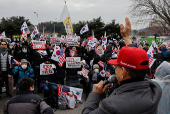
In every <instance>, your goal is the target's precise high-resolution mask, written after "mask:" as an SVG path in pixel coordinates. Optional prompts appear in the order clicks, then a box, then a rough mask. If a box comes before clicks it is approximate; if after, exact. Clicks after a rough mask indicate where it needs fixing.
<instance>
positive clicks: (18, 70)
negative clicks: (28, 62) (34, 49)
mask: <svg viewBox="0 0 170 114" xmlns="http://www.w3.org/2000/svg"><path fill="white" fill-rule="evenodd" d="M12 72H13V76H17V78H18V82H19V81H20V80H21V79H23V78H34V71H33V69H32V68H30V67H29V66H27V70H26V71H25V72H24V71H23V70H22V68H21V66H16V67H14V69H13V71H12Z"/></svg>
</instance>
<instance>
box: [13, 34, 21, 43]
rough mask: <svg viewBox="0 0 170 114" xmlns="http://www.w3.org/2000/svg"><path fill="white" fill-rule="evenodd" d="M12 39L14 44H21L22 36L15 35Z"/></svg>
mask: <svg viewBox="0 0 170 114" xmlns="http://www.w3.org/2000/svg"><path fill="white" fill-rule="evenodd" d="M12 39H13V42H20V39H21V35H13V36H12Z"/></svg>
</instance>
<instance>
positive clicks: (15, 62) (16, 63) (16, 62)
mask: <svg viewBox="0 0 170 114" xmlns="http://www.w3.org/2000/svg"><path fill="white" fill-rule="evenodd" d="M12 64H13V65H21V63H20V62H18V61H17V60H15V59H13V60H12Z"/></svg>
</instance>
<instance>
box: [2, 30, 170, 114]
mask: <svg viewBox="0 0 170 114" xmlns="http://www.w3.org/2000/svg"><path fill="white" fill-rule="evenodd" d="M121 33H122V37H124V36H126V37H127V36H128V35H123V32H121ZM129 35H130V33H129ZM106 45H107V47H106V49H105V50H104V47H103V46H102V42H99V43H96V45H95V46H94V47H89V46H88V45H87V43H86V44H85V45H82V42H78V46H72V47H68V46H67V43H61V44H60V45H59V48H61V47H63V49H64V53H65V57H81V62H80V64H81V68H66V62H65V63H64V65H63V66H62V67H61V66H59V64H58V62H57V61H54V60H52V59H51V56H52V53H53V51H54V48H55V46H54V45H51V44H50V43H47V44H46V49H40V50H35V49H33V46H32V44H31V42H29V41H27V40H24V41H22V42H16V44H15V45H14V46H12V45H10V44H9V43H8V42H7V41H5V40H2V41H1V48H0V99H1V98H2V96H1V95H2V87H4V86H5V87H6V95H7V96H9V97H12V95H11V93H10V92H9V84H8V76H9V75H12V76H13V78H14V82H15V83H14V85H15V86H16V88H17V93H18V94H21V91H20V88H21V86H22V84H21V83H22V82H21V81H22V79H24V78H32V79H33V80H34V81H35V83H36V84H35V85H36V86H37V88H38V92H44V98H46V97H47V96H48V94H49V87H51V88H52V89H53V90H54V91H56V92H57V91H58V88H57V86H56V85H54V84H50V85H48V84H47V83H45V82H47V81H48V82H51V83H56V84H61V85H64V84H66V85H67V86H71V87H78V88H79V87H81V85H83V90H84V92H85V93H86V97H88V95H89V93H91V91H93V90H92V88H93V85H94V84H97V83H99V82H100V83H101V80H103V81H104V80H106V78H107V77H106V76H102V74H101V73H100V72H101V71H102V70H103V67H102V66H100V65H99V64H98V62H100V61H102V62H103V63H105V68H104V70H105V71H109V72H110V74H111V75H112V74H115V72H116V71H115V70H116V65H115V64H112V62H111V63H110V64H109V60H111V59H114V58H117V56H118V57H119V52H121V49H124V50H125V51H126V49H125V47H126V46H129V47H136V48H140V49H139V50H136V51H139V52H140V53H144V52H143V50H145V51H146V52H147V51H148V50H149V44H145V45H144V46H143V44H141V43H139V44H135V43H133V44H132V43H131V40H129V39H128V38H125V39H124V41H123V40H121V39H116V40H115V39H108V42H107V44H106ZM154 49H155V53H156V54H161V56H167V57H169V56H170V49H169V47H166V44H165V43H162V44H161V43H160V44H159V47H158V48H154ZM134 50H135V49H134ZM135 53H136V52H135ZM9 56H10V57H11V58H9ZM121 56H122V55H121ZM126 56H128V55H124V56H123V57H124V58H126ZM139 56H142V55H139ZM13 60H17V61H19V62H20V63H21V64H20V65H15V64H14V63H13ZM157 62H159V64H156V63H157ZM40 64H52V65H53V66H52V68H53V70H54V73H53V74H49V75H40ZM143 64H145V62H144V63H143ZM160 64H161V65H162V66H161V65H160ZM169 64H170V63H168V62H166V60H164V58H162V59H161V60H156V61H155V63H154V64H153V66H152V68H151V69H149V67H145V69H146V72H147V74H148V75H149V77H150V78H155V79H154V80H156V79H157V81H158V83H159V81H160V80H162V79H163V80H166V79H167V80H168V78H169V77H168V76H169V75H170V72H169V70H168V68H167V67H169V66H170V65H169ZM122 66H123V65H122ZM122 66H119V67H120V68H122ZM158 66H159V67H158ZM82 68H85V69H87V70H89V73H88V78H85V77H83V76H82V75H79V74H78V73H77V72H78V71H81V70H82ZM140 68H141V67H140ZM162 68H163V69H162ZM156 69H157V70H156ZM143 72H144V71H143ZM140 73H141V72H140ZM160 73H162V74H160ZM117 74H118V72H117ZM117 74H116V75H117ZM154 74H155V75H154ZM144 75H145V73H144V74H143V76H144ZM144 78H145V77H143V78H142V79H141V80H144ZM65 79H66V83H65ZM158 79H159V80H158ZM33 80H30V82H31V83H32V82H33ZM119 80H120V79H119ZM141 80H138V81H141ZM135 81H136V80H135ZM132 82H133V81H132ZM149 82H150V81H149ZM165 82H168V81H165ZM146 83H147V81H146ZM160 83H161V84H162V83H163V82H162V81H160ZM119 84H120V85H121V84H123V83H121V82H119ZM150 84H153V85H154V86H155V87H156V88H158V89H159V87H157V86H158V85H156V84H155V83H152V82H150ZM32 85H33V84H32ZM32 85H30V86H29V87H31V86H32ZM139 85H140V84H139ZM124 86H125V85H124ZM144 86H147V85H144ZM29 87H28V88H26V89H30V88H29ZM95 87H96V85H95ZM168 87H170V86H169V85H168V86H166V87H165V85H162V86H161V88H162V89H164V88H165V89H166V90H167V88H168ZM105 89H106V88H105ZM18 90H19V91H18ZM153 91H154V90H153ZM167 91H169V90H167ZM145 92H148V91H147V90H146V91H145ZM158 93H160V95H158V96H157V97H155V98H154V99H153V100H155V102H156V104H154V106H153V107H154V108H153V109H152V110H151V113H153V112H154V113H155V112H156V111H155V110H156V108H157V104H158V102H159V99H160V97H161V92H160V91H159V92H158ZM158 93H156V95H157V94H158ZM115 94H116V93H115ZM90 95H91V94H90ZM134 95H135V94H134ZM163 95H164V93H163ZM94 96H95V95H94ZM94 96H93V97H94ZM165 96H167V93H166V95H165ZM93 97H92V95H91V98H93ZM96 97H99V96H96ZM104 97H106V96H104ZM139 97H140V96H139ZM37 99H39V98H37ZM139 99H140V98H139ZM90 100H92V101H93V99H90ZM90 100H88V102H90ZM136 100H138V99H136ZM113 102H114V101H113ZM117 102H119V100H117ZM129 102H130V101H129ZM135 102H136V101H135ZM141 102H142V101H141ZM147 102H148V101H147ZM104 103H106V102H105V101H104ZM123 103H124V102H122V104H121V105H123ZM126 103H127V102H126ZM126 103H125V104H126ZM163 103H164V102H163V101H162V104H160V107H161V106H162V107H163ZM125 104H124V105H125ZM107 105H108V107H109V105H111V104H107ZM112 105H113V106H115V105H116V103H115V104H112ZM124 105H123V106H124ZM126 105H128V104H126ZM143 105H145V104H143ZM89 106H91V105H89ZM89 106H88V104H87V105H86V108H85V109H84V112H83V113H90V112H91V111H92V110H91V109H90V107H89ZM102 106H103V107H102V108H100V109H99V110H95V108H94V109H93V110H94V113H95V112H96V113H97V111H100V112H101V113H104V112H105V111H106V110H105V108H107V107H106V106H104V105H102ZM147 106H148V108H149V107H150V106H151V105H150V106H149V105H147ZM46 107H47V108H48V106H46ZM115 107H116V106H115ZM91 108H92V107H91ZM96 108H97V107H96ZM117 108H118V107H117ZM119 108H120V107H119ZM168 108H170V107H168ZM158 109H159V107H158ZM161 109H162V108H160V110H159V111H160V112H161V111H162V110H161ZM90 110H91V111H90ZM115 110H116V109H115ZM122 110H123V109H121V108H120V109H119V110H116V111H118V112H115V113H120V112H121V113H123V112H122ZM148 110H149V109H148ZM108 111H111V110H110V109H108ZM129 111H132V110H131V109H129ZM142 111H143V109H142V108H141V109H140V111H137V112H140V113H143V112H142ZM111 112H112V111H111ZM111 112H110V113H111ZM105 113H107V111H106V112H105ZM129 113H132V112H129ZM148 113H149V112H148ZM151 113H150V114H151Z"/></svg>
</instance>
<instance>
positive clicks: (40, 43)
mask: <svg viewBox="0 0 170 114" xmlns="http://www.w3.org/2000/svg"><path fill="white" fill-rule="evenodd" d="M32 43H33V49H46V41H36V40H32Z"/></svg>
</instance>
